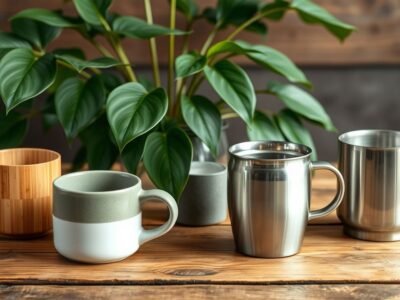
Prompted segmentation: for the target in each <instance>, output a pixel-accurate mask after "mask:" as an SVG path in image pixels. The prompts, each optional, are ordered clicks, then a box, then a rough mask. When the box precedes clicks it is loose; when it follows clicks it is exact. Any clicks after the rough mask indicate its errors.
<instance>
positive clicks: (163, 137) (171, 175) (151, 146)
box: [143, 128, 192, 200]
mask: <svg viewBox="0 0 400 300" xmlns="http://www.w3.org/2000/svg"><path fill="white" fill-rule="evenodd" d="M191 160H192V144H191V142H190V139H189V137H188V136H187V135H186V133H185V132H184V131H183V130H181V129H179V128H170V129H169V130H168V131H167V132H153V133H152V134H150V135H149V136H148V138H147V140H146V145H145V147H144V156H143V162H144V166H145V168H146V170H147V173H148V175H149V177H150V179H151V180H152V181H153V183H154V184H155V185H156V186H157V187H158V188H161V189H163V190H165V191H167V192H168V193H170V194H171V195H172V196H174V198H175V199H176V200H179V198H180V195H181V194H182V191H183V189H184V187H185V185H186V182H187V178H188V175H189V170H190V163H191Z"/></svg>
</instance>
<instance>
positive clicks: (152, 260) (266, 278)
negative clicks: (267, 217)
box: [0, 225, 400, 285]
mask: <svg viewBox="0 0 400 300" xmlns="http://www.w3.org/2000/svg"><path fill="white" fill-rule="evenodd" d="M127 238H129V237H127ZM0 270H1V272H0V284H112V285H117V284H124V285H125V284H187V283H191V284H193V283H211V282H212V283H215V284H219V283H220V284H222V283H224V284H251V283H257V284H273V283H280V284H312V283H314V284H328V283H342V284H344V283H374V282H375V283H397V284H400V248H399V243H373V242H366V241H359V240H354V239H351V238H349V237H346V236H344V235H343V233H342V227H341V226H337V225H329V226H326V225H321V226H319V225H318V226H317V225H315V226H309V227H308V228H307V231H306V235H305V239H304V243H303V247H302V249H301V253H300V254H298V255H295V256H292V257H288V258H282V259H259V258H252V257H247V256H244V255H241V254H239V253H236V252H235V249H234V242H233V237H232V233H231V228H230V226H224V225H219V226H209V227H200V228H189V227H179V226H177V227H175V228H174V229H173V230H172V231H171V232H169V233H168V234H166V235H164V236H163V237H161V238H158V239H156V240H153V241H151V242H149V243H147V244H145V245H143V246H142V247H141V248H140V250H139V251H138V252H137V253H136V254H134V255H132V256H131V257H129V258H128V259H126V260H124V261H121V262H117V263H113V264H106V265H87V264H79V263H75V262H72V261H68V260H66V259H65V258H63V257H62V256H60V255H59V254H57V253H56V251H55V249H54V247H53V244H52V238H51V236H46V237H45V238H42V239H37V240H31V241H10V240H0Z"/></svg>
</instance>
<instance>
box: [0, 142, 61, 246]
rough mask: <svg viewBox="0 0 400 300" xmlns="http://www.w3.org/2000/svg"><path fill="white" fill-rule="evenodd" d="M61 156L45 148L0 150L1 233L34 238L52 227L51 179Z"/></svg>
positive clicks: (59, 165)
mask: <svg viewBox="0 0 400 300" xmlns="http://www.w3.org/2000/svg"><path fill="white" fill-rule="evenodd" d="M60 175H61V156H60V154H58V153H57V152H54V151H50V150H46V149H30V148H17V149H6V150H0V234H1V235H6V236H8V237H12V238H33V237H37V236H42V235H45V234H46V233H48V232H49V231H50V230H51V228H52V200H53V180H54V179H56V178H57V177H59V176H60Z"/></svg>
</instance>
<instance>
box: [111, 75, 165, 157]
mask: <svg viewBox="0 0 400 300" xmlns="http://www.w3.org/2000/svg"><path fill="white" fill-rule="evenodd" d="M167 109H168V99H167V95H166V93H165V91H164V89H162V88H157V89H155V90H153V91H151V92H147V90H146V89H145V88H144V87H143V86H142V85H141V84H140V83H137V82H134V83H132V82H130V83H126V84H124V85H121V86H119V87H117V88H116V89H115V90H113V91H112V92H111V93H110V95H109V96H108V100H107V116H108V121H109V123H110V125H111V129H112V131H113V134H114V137H115V139H116V141H117V144H118V146H119V149H120V151H122V150H123V149H124V147H125V146H126V145H127V144H128V143H129V142H131V141H133V140H134V139H136V138H137V137H139V136H141V135H142V134H145V133H146V132H148V131H149V130H151V129H152V128H153V127H154V126H156V125H157V124H158V123H159V122H160V121H161V119H162V118H163V117H164V116H165V114H166V113H167Z"/></svg>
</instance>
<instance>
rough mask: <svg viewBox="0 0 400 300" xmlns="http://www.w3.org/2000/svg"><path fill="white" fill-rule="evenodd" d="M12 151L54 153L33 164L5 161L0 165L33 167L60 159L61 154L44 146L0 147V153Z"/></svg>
mask: <svg viewBox="0 0 400 300" xmlns="http://www.w3.org/2000/svg"><path fill="white" fill-rule="evenodd" d="M13 151H22V152H29V151H37V152H47V153H51V154H53V155H54V157H53V158H52V159H49V160H46V161H43V162H39V163H33V164H6V163H4V164H3V163H0V167H7V168H10V167H13V168H24V167H25V168H26V167H34V166H40V165H45V164H49V163H52V162H55V161H57V160H61V154H60V153H58V152H56V151H54V150H50V149H45V148H30V147H19V148H7V149H1V150H0V154H2V153H6V152H13Z"/></svg>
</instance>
